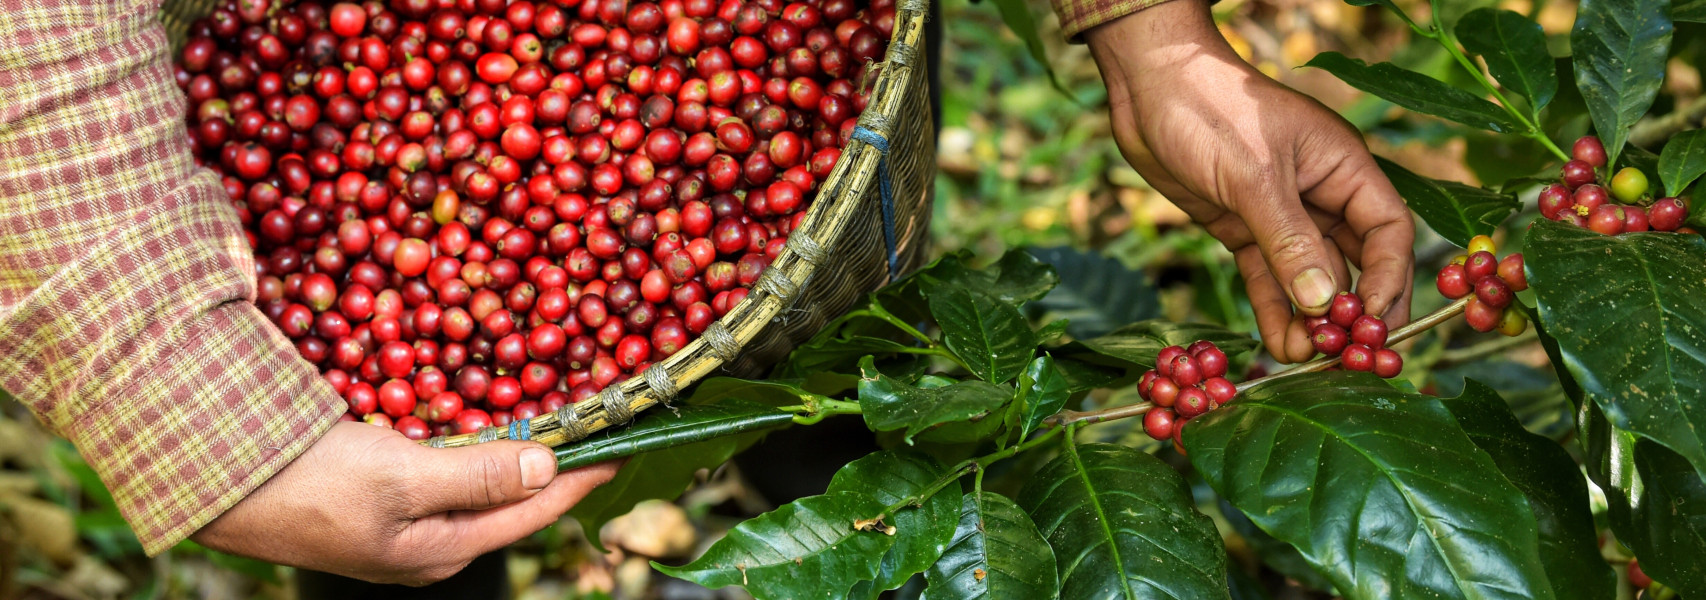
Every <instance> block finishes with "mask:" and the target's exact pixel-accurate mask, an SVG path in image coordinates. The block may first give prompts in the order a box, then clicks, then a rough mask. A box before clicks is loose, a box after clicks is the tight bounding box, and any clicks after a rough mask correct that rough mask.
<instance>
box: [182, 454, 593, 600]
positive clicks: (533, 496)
mask: <svg viewBox="0 0 1706 600" xmlns="http://www.w3.org/2000/svg"><path fill="white" fill-rule="evenodd" d="M617 468H618V466H617V465H616V464H614V463H605V464H599V465H593V466H590V467H584V468H580V469H575V470H573V471H569V472H566V473H561V474H558V473H557V472H556V470H557V459H556V457H555V455H553V454H552V452H551V451H550V450H549V449H547V448H546V447H545V446H544V445H542V444H539V443H537V442H519V441H507V440H502V441H495V442H486V443H482V444H476V445H473V446H465V447H461V448H446V449H440V448H428V447H425V446H421V445H420V444H417V443H415V442H412V441H410V440H409V439H408V438H405V437H403V435H402V434H400V433H397V432H395V431H392V430H389V429H382V428H379V427H374V426H372V425H367V424H365V423H338V424H337V425H334V426H333V427H332V428H331V429H330V430H328V431H327V432H326V435H325V437H322V438H320V440H319V441H317V442H315V443H314V445H313V446H311V447H309V448H308V450H307V451H306V452H303V453H302V455H301V456H299V457H297V458H296V460H295V461H293V462H291V463H290V465H288V466H286V467H285V468H284V470H282V471H279V472H278V474H277V475H274V476H273V477H272V479H269V480H267V482H266V483H264V484H262V485H261V487H260V488H258V489H256V490H255V491H254V492H253V493H251V494H249V496H248V497H247V498H244V499H243V500H242V501H241V502H238V503H237V505H236V506H233V507H231V510H228V511H226V512H225V514H223V515H220V517H219V518H218V519H215V520H214V521H213V522H212V523H209V524H207V526H205V527H203V528H202V529H201V531H199V532H197V533H196V534H195V535H194V536H191V537H192V538H193V539H194V540H195V541H196V542H197V543H200V544H201V545H203V546H207V547H209V548H213V549H216V550H220V551H222V552H229V553H232V554H240V555H243V556H250V557H254V558H259V559H262V560H268V561H272V562H275V563H279V564H284V565H291V566H296V567H303V568H307V569H314V570H317V571H325V572H328V573H336V574H339V575H345V576H349V577H354V578H358V579H364V580H368V581H373V582H379V583H404V584H409V585H424V584H427V583H431V582H434V581H438V580H440V579H444V578H446V577H449V576H451V575H454V574H455V573H456V572H457V571H460V570H462V568H463V567H465V566H467V565H468V562H469V561H472V560H473V559H474V558H475V557H477V556H479V555H481V554H484V553H486V552H490V551H492V550H496V549H498V548H502V547H504V546H507V545H509V544H510V543H512V542H514V541H516V540H519V539H521V538H523V537H526V536H527V535H530V534H532V533H533V532H535V531H538V530H540V529H542V528H544V527H545V526H547V525H550V524H551V523H554V522H556V521H557V519H558V518H559V517H561V516H562V514H563V513H564V512H567V511H568V510H569V508H570V507H572V506H574V504H575V503H576V502H579V501H580V499H581V498H583V497H585V496H586V494H587V492H589V491H591V490H592V488H594V487H597V486H598V485H599V484H602V483H604V482H606V481H609V480H610V478H611V477H612V476H614V475H615V474H616V469H617Z"/></svg>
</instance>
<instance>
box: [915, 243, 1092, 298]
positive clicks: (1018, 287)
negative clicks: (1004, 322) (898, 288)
mask: <svg viewBox="0 0 1706 600" xmlns="http://www.w3.org/2000/svg"><path fill="white" fill-rule="evenodd" d="M969 260H970V256H969V255H967V254H956V255H949V256H946V257H943V258H942V260H941V261H939V262H938V263H937V264H936V265H934V266H932V267H929V268H928V269H926V270H925V271H923V272H921V273H919V281H920V283H921V285H922V286H923V289H924V291H925V295H932V294H936V293H938V292H941V291H943V290H948V289H960V290H964V291H967V292H971V293H973V294H979V295H983V296H989V297H991V298H994V299H996V300H999V301H1001V302H1003V303H1006V304H1020V303H1023V302H1028V301H1031V300H1036V299H1038V298H1041V297H1043V296H1044V295H1046V294H1048V292H1049V290H1051V289H1054V286H1055V285H1056V284H1059V283H1060V276H1059V275H1057V274H1055V272H1054V267H1050V266H1049V265H1048V264H1047V263H1044V262H1042V261H1040V260H1037V257H1035V256H1031V254H1030V253H1028V252H1025V251H1024V250H1008V251H1007V253H1006V254H1003V255H1001V260H998V261H995V263H994V264H992V265H989V266H987V267H984V268H982V269H973V268H971V267H969V266H967V265H966V262H967V261H969Z"/></svg>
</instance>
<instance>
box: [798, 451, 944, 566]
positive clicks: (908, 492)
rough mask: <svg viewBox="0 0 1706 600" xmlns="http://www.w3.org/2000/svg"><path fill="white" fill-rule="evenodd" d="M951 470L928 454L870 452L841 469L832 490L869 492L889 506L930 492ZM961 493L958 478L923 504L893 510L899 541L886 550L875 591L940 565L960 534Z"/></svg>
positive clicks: (896, 536) (889, 517)
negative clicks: (955, 530)
mask: <svg viewBox="0 0 1706 600" xmlns="http://www.w3.org/2000/svg"><path fill="white" fill-rule="evenodd" d="M947 471H948V470H947V469H945V468H943V467H942V465H941V464H940V463H937V462H936V461H935V459H932V458H930V457H929V456H926V455H924V454H922V453H919V452H914V451H910V450H888V451H883V452H878V453H875V454H870V455H867V456H865V457H864V458H861V459H859V460H855V461H853V462H851V463H848V464H847V466H845V467H842V468H841V470H839V471H836V472H835V478H834V479H832V480H830V482H829V489H828V490H827V493H832V494H833V493H835V492H851V493H856V494H865V495H868V496H871V497H872V498H874V499H876V501H877V502H880V503H882V504H883V505H885V506H893V505H895V504H897V503H899V502H901V501H902V500H905V499H906V498H907V497H909V496H913V495H915V494H922V493H924V491H925V490H926V489H927V488H929V487H930V485H931V484H932V483H935V481H936V480H937V478H939V477H941V476H943V475H944V474H946V473H947ZM960 495H961V494H960V486H959V484H958V483H952V484H949V485H948V486H947V487H945V488H942V489H941V490H940V491H938V492H936V494H935V495H933V496H931V497H930V498H928V499H926V500H925V501H924V505H923V506H919V507H906V508H902V509H900V510H899V511H898V512H896V513H895V514H893V515H888V520H887V522H888V523H890V524H892V525H894V528H895V541H894V546H892V547H890V548H889V550H888V552H887V553H884V554H883V559H882V569H881V570H880V571H879V572H878V575H877V579H876V580H875V583H874V584H873V585H872V591H884V590H892V589H895V588H898V587H900V586H901V584H903V583H906V580H907V579H909V578H911V577H912V576H913V575H916V574H918V573H923V572H924V570H925V569H928V568H930V565H932V564H935V562H936V559H937V558H938V557H940V556H942V551H944V550H946V549H947V548H948V542H949V541H950V540H951V539H953V537H954V527H955V525H956V523H957V522H958V521H959V510H960Z"/></svg>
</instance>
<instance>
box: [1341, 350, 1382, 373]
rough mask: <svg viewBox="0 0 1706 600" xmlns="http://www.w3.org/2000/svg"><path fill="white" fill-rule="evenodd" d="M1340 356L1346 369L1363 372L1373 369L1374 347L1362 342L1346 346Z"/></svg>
mask: <svg viewBox="0 0 1706 600" xmlns="http://www.w3.org/2000/svg"><path fill="white" fill-rule="evenodd" d="M1340 358H1341V359H1342V362H1343V364H1344V366H1345V369H1346V370H1350V371H1365V372H1366V371H1373V370H1374V349H1373V348H1370V347H1368V346H1364V345H1362V344H1351V345H1349V346H1346V347H1345V352H1344V354H1341V355H1340Z"/></svg>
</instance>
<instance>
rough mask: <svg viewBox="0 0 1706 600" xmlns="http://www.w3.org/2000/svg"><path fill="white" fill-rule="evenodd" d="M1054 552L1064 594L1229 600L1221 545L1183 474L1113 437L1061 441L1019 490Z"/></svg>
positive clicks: (1073, 599) (1072, 597) (1069, 599)
mask: <svg viewBox="0 0 1706 600" xmlns="http://www.w3.org/2000/svg"><path fill="white" fill-rule="evenodd" d="M1019 506H1021V507H1023V508H1024V509H1025V512H1026V513H1028V514H1030V515H1031V519H1033V520H1034V521H1036V524H1037V529H1038V530H1039V531H1041V532H1042V534H1043V537H1044V538H1045V539H1047V540H1048V543H1049V546H1050V547H1051V548H1053V549H1054V555H1055V565H1056V570H1057V572H1058V573H1059V575H1060V597H1061V598H1063V599H1065V600H1079V599H1088V598H1123V599H1126V600H1139V599H1142V598H1226V597H1227V592H1226V548H1225V547H1224V546H1223V545H1221V542H1220V533H1219V532H1218V531H1216V530H1215V528H1214V521H1213V520H1211V519H1209V518H1208V517H1207V516H1205V515H1203V514H1202V513H1199V512H1197V511H1196V508H1195V504H1194V503H1193V501H1192V500H1191V495H1190V493H1189V491H1188V490H1187V489H1186V487H1185V480H1184V479H1183V478H1181V477H1179V473H1178V471H1174V470H1173V468H1172V467H1169V466H1167V463H1163V462H1161V460H1160V459H1158V458H1155V457H1153V456H1150V455H1148V454H1144V453H1142V452H1138V451H1136V450H1133V449H1131V448H1127V447H1124V446H1117V445H1113V444H1085V445H1082V446H1075V445H1070V444H1068V445H1065V447H1064V448H1063V450H1062V452H1061V455H1060V456H1059V457H1057V458H1055V459H1054V460H1053V461H1050V462H1049V463H1048V464H1047V465H1044V466H1043V468H1042V469H1041V470H1039V471H1038V472H1037V474H1036V475H1035V476H1033V477H1032V478H1031V482H1030V483H1029V484H1028V485H1026V486H1025V489H1024V491H1023V492H1021V493H1020V496H1019Z"/></svg>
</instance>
